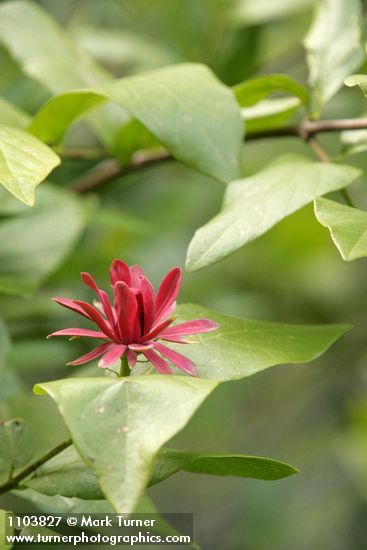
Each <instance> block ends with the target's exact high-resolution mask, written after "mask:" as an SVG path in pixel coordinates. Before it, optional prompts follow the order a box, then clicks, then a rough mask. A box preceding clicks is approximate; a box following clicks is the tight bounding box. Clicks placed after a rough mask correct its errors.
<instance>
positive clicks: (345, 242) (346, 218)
mask: <svg viewBox="0 0 367 550" xmlns="http://www.w3.org/2000/svg"><path fill="white" fill-rule="evenodd" d="M315 214H316V217H317V219H318V220H319V222H320V223H321V224H322V225H324V226H325V227H327V228H328V229H329V231H330V234H331V237H332V239H333V241H334V243H335V245H336V247H337V249H338V250H339V252H340V254H341V256H342V258H343V260H346V261H347V262H350V261H352V260H356V259H357V258H362V257H364V256H367V212H364V211H363V210H358V209H357V208H351V207H350V206H346V205H345V204H340V203H339V202H334V201H330V200H327V199H317V200H316V201H315Z"/></svg>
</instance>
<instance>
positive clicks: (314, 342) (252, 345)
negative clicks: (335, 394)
mask: <svg viewBox="0 0 367 550" xmlns="http://www.w3.org/2000/svg"><path fill="white" fill-rule="evenodd" d="M178 316H179V321H186V320H190V319H195V318H201V317H204V318H208V319H213V320H214V321H216V322H217V323H218V324H219V329H218V330H216V331H214V332H212V333H210V334H202V335H200V336H198V337H197V340H198V342H197V343H196V344H190V345H186V346H182V345H176V346H173V347H174V348H175V349H176V350H177V351H180V352H181V353H184V354H185V355H186V356H188V357H190V358H191V359H192V360H193V361H194V362H195V363H196V365H197V367H198V371H199V375H200V377H203V378H212V379H215V380H235V379H238V378H243V377H245V376H251V375H253V374H256V373H257V372H259V371H261V370H263V369H266V368H268V367H272V366H275V365H280V364H284V363H306V362H308V361H312V360H313V359H316V358H317V357H318V356H319V355H321V354H322V353H324V352H325V351H326V350H327V349H328V348H329V347H330V346H331V344H332V343H333V342H335V340H337V339H338V338H339V337H340V336H342V335H343V334H344V333H345V332H346V331H347V330H349V329H350V326H349V325H289V324H285V323H269V322H264V321H254V320H249V319H241V318H240V317H231V316H229V315H224V314H222V313H218V312H216V311H212V310H210V309H206V308H203V307H200V306H197V305H194V304H185V305H182V306H179V308H178Z"/></svg>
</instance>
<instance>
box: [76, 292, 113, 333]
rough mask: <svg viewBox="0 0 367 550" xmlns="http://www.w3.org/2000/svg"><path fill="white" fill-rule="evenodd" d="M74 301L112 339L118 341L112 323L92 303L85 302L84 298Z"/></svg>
mask: <svg viewBox="0 0 367 550" xmlns="http://www.w3.org/2000/svg"><path fill="white" fill-rule="evenodd" d="M74 303H75V304H76V305H77V306H80V307H81V308H82V309H83V310H84V311H85V312H86V313H87V314H88V315H89V318H90V319H91V320H92V321H94V322H95V324H96V325H97V326H98V327H99V328H100V329H101V331H102V332H104V333H105V334H106V335H107V336H109V337H110V338H111V340H113V341H114V342H117V341H118V338H117V335H115V334H114V332H113V330H112V328H111V326H110V324H109V323H108V322H107V321H106V320H105V319H104V318H103V317H102V315H101V314H100V313H99V311H97V310H96V309H95V308H94V307H93V306H92V305H91V304H88V302H83V301H82V300H74Z"/></svg>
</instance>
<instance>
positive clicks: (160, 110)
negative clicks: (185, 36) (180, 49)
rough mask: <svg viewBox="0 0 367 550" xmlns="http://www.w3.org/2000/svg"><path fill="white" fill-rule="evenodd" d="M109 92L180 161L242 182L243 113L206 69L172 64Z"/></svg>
mask: <svg viewBox="0 0 367 550" xmlns="http://www.w3.org/2000/svg"><path fill="white" fill-rule="evenodd" d="M105 89H106V92H107V93H108V95H109V97H111V99H113V100H115V101H116V102H117V103H120V104H121V105H123V106H124V107H126V108H127V109H128V110H129V111H130V113H131V114H132V115H133V116H134V117H136V118H137V119H138V120H140V122H141V123H142V124H144V125H145V126H146V127H147V128H148V129H149V130H150V131H151V132H152V133H153V134H154V135H155V136H156V137H157V139H158V140H159V141H160V142H161V143H162V144H163V145H164V146H165V147H167V149H168V150H169V151H170V153H172V155H173V156H174V157H176V158H177V159H178V160H180V161H182V162H184V163H185V164H188V165H190V166H192V167H194V168H196V169H197V170H200V171H202V172H204V173H206V174H209V175H211V176H214V177H215V178H217V179H219V180H222V181H226V182H228V181H231V180H232V179H234V178H236V177H238V173H239V154H240V149H241V145H242V139H243V124H242V120H241V114H240V110H239V108H238V106H237V104H236V100H235V98H234V96H233V94H232V91H231V90H230V89H229V88H227V87H226V86H224V84H222V83H221V82H220V81H219V80H217V78H216V77H215V76H214V74H213V73H212V72H211V71H210V70H209V69H208V68H207V67H205V66H204V65H199V64H190V63H184V64H181V65H172V66H170V67H164V68H163V69H158V70H155V71H151V72H147V73H144V74H141V75H138V76H132V77H129V78H124V79H121V80H118V81H116V82H113V83H111V84H109V85H107V86H106V88H105Z"/></svg>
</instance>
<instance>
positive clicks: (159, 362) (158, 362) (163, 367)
mask: <svg viewBox="0 0 367 550" xmlns="http://www.w3.org/2000/svg"><path fill="white" fill-rule="evenodd" d="M144 355H145V357H146V358H147V359H148V361H150V362H151V363H152V365H153V366H154V367H155V368H156V369H157V371H158V372H160V373H161V374H172V370H171V367H170V366H169V364H168V363H167V362H166V361H165V360H164V359H162V357H160V356H159V355H157V354H156V353H155V352H154V351H153V350H152V349H148V350H146V351H144Z"/></svg>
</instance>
